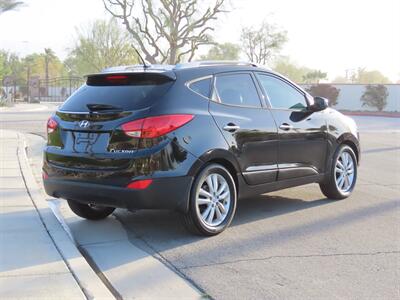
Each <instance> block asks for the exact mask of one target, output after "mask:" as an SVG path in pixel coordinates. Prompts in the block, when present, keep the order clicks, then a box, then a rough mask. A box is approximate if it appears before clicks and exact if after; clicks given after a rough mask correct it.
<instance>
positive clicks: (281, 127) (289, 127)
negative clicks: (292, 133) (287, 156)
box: [279, 123, 293, 131]
mask: <svg viewBox="0 0 400 300" xmlns="http://www.w3.org/2000/svg"><path fill="white" fill-rule="evenodd" d="M279 128H280V129H282V130H286V131H287V130H290V129H293V126H292V125H290V124H288V123H283V124H281V126H279Z"/></svg>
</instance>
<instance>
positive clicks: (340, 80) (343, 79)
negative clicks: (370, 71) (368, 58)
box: [332, 76, 349, 83]
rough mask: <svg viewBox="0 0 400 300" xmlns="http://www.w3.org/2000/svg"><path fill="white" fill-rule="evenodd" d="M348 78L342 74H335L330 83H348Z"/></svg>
mask: <svg viewBox="0 0 400 300" xmlns="http://www.w3.org/2000/svg"><path fill="white" fill-rule="evenodd" d="M348 82H349V80H348V79H347V78H346V77H344V76H336V77H335V79H333V80H332V83H348Z"/></svg>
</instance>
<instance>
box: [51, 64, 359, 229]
mask: <svg viewBox="0 0 400 300" xmlns="http://www.w3.org/2000/svg"><path fill="white" fill-rule="evenodd" d="M47 134H48V140H47V145H46V147H45V149H44V165H43V181H44V186H45V190H46V192H47V194H49V195H51V196H53V197H57V198H63V199H66V200H67V201H68V204H69V206H70V208H71V210H72V211H73V212H74V213H76V214H77V215H78V216H81V217H83V218H86V219H91V220H98V219H103V218H105V217H107V216H108V215H110V214H111V213H112V212H113V211H114V209H115V208H126V209H129V210H136V209H171V210H177V211H179V212H180V213H181V214H182V216H183V220H184V223H185V225H186V226H187V228H188V229H190V231H192V232H194V233H197V234H201V235H209V236H210V235H215V234H218V233H220V232H222V231H223V230H224V229H226V228H227V227H228V226H229V224H230V223H231V221H232V219H233V217H234V214H235V210H236V203H237V199H238V198H247V197H251V196H254V195H257V194H263V193H267V192H271V191H274V190H280V189H284V188H289V187H294V186H299V185H304V184H309V183H318V184H319V186H320V188H321V191H322V193H323V194H324V195H325V196H326V197H327V198H329V199H344V198H346V197H348V196H349V195H350V194H351V193H352V191H353V189H354V186H355V184H356V180H357V166H358V163H359V161H360V145H359V140H358V132H357V127H356V124H355V122H354V121H353V120H352V119H350V118H349V117H347V116H344V115H343V114H341V113H340V112H338V111H336V110H334V109H332V108H329V107H328V102H327V99H324V98H321V97H315V98H313V97H311V96H310V95H309V94H308V93H307V92H305V91H304V90H303V89H302V88H300V87H299V86H298V85H296V84H295V83H293V82H291V81H290V80H288V79H287V78H285V77H283V76H281V75H279V74H277V73H275V72H273V71H271V70H269V69H266V68H263V67H259V66H257V65H255V64H251V63H239V62H195V63H187V64H178V65H174V66H171V65H153V66H147V65H145V66H143V65H135V66H127V67H115V68H109V69H106V70H104V71H103V72H101V73H98V74H92V75H88V76H87V77H86V83H85V84H84V85H83V86H82V87H80V88H79V89H78V90H77V91H76V92H75V93H73V94H72V95H71V96H70V97H69V98H68V99H67V100H66V101H65V102H64V103H63V104H62V105H61V106H60V107H59V109H58V110H57V111H56V112H55V114H54V115H53V116H52V117H51V118H50V119H49V120H48V122H47Z"/></svg>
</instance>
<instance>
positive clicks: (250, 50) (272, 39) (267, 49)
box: [240, 21, 287, 65]
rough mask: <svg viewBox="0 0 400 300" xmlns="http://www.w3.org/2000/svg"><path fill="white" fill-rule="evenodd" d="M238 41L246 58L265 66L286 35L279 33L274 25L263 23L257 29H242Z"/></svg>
mask: <svg viewBox="0 0 400 300" xmlns="http://www.w3.org/2000/svg"><path fill="white" fill-rule="evenodd" d="M240 40H241V44H242V48H243V52H244V53H246V56H247V58H248V59H249V60H250V61H252V62H255V63H258V64H263V65H265V64H267V62H268V61H269V60H270V59H271V58H272V57H273V56H274V55H275V54H277V52H279V50H280V49H281V48H282V46H283V44H284V43H285V42H286V41H287V35H286V31H280V30H279V29H278V28H277V27H276V26H275V25H271V24H269V23H268V22H266V21H264V22H263V23H262V24H261V25H260V27H258V28H255V27H244V28H242V34H241V36H240Z"/></svg>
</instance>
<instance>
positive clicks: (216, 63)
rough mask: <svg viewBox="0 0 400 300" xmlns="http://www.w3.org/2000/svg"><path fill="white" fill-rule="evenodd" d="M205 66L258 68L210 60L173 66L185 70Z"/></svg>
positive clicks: (246, 63)
mask: <svg viewBox="0 0 400 300" xmlns="http://www.w3.org/2000/svg"><path fill="white" fill-rule="evenodd" d="M205 66H253V67H258V64H256V63H252V62H245V61H234V60H210V61H193V62H188V63H180V64H176V65H175V69H186V68H195V67H205Z"/></svg>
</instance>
